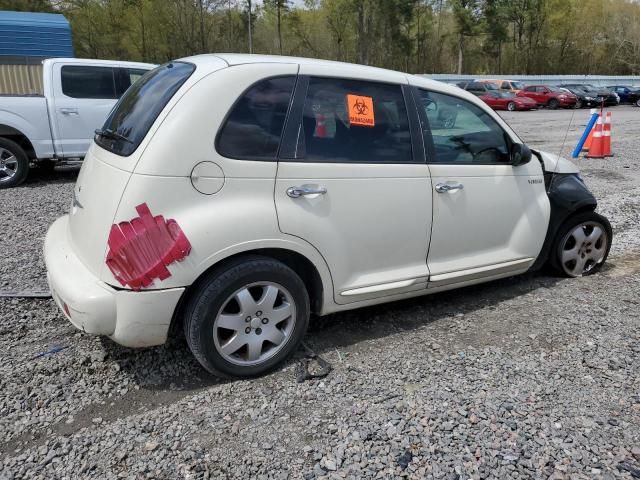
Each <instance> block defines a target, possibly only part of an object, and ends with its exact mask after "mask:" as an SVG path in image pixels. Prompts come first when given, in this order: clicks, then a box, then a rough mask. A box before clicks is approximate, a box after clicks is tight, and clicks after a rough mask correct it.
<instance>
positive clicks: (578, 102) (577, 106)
mask: <svg viewBox="0 0 640 480" xmlns="http://www.w3.org/2000/svg"><path fill="white" fill-rule="evenodd" d="M574 107H575V108H582V100H576V104H575V105H574Z"/></svg>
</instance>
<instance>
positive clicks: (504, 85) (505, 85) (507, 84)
mask: <svg viewBox="0 0 640 480" xmlns="http://www.w3.org/2000/svg"><path fill="white" fill-rule="evenodd" d="M500 88H503V89H504V90H511V85H509V82H502V86H501V87H500Z"/></svg>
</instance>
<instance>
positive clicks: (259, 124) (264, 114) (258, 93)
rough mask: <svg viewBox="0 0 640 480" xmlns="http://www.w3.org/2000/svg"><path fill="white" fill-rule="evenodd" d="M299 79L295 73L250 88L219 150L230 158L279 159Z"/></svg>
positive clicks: (234, 111)
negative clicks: (296, 83) (289, 109)
mask: <svg viewBox="0 0 640 480" xmlns="http://www.w3.org/2000/svg"><path fill="white" fill-rule="evenodd" d="M295 82H296V77H295V76H286V77H275V78H268V79H266V80H261V81H260V82H258V83H256V84H255V85H253V86H252V87H251V88H249V90H247V91H246V92H245V93H244V94H243V95H242V97H240V99H239V100H238V101H237V102H236V104H235V105H234V106H233V109H232V110H231V113H230V114H229V116H228V117H227V120H226V122H225V124H224V126H223V127H222V129H221V130H220V134H219V136H218V145H217V146H218V152H219V153H220V154H221V155H224V156H225V157H230V158H238V159H247V160H252V159H255V160H275V158H276V156H277V154H278V147H279V145H280V137H281V136H282V128H283V126H284V121H285V118H286V116H287V110H288V108H289V103H290V101H291V94H292V91H293V87H294V85H295Z"/></svg>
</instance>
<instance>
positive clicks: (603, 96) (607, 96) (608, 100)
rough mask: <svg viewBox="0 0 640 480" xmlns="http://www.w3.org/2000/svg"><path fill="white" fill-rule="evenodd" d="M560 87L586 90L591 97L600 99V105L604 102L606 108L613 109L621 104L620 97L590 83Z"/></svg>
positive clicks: (569, 84) (566, 84)
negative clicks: (612, 107)
mask: <svg viewBox="0 0 640 480" xmlns="http://www.w3.org/2000/svg"><path fill="white" fill-rule="evenodd" d="M558 86H559V87H562V88H579V89H580V90H584V91H585V92H587V93H589V94H591V95H590V96H595V97H596V98H597V99H598V105H600V104H602V102H603V101H604V105H605V107H611V106H613V105H618V103H619V102H618V96H617V95H616V94H615V93H613V92H612V91H611V90H609V89H608V88H605V87H596V86H595V85H591V84H589V83H563V84H562V85H558Z"/></svg>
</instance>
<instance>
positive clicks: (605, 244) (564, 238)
mask: <svg viewBox="0 0 640 480" xmlns="http://www.w3.org/2000/svg"><path fill="white" fill-rule="evenodd" d="M612 238H613V233H612V230H611V224H610V223H609V221H608V220H607V219H606V218H605V217H603V216H602V215H599V214H597V213H596V212H584V213H579V214H577V215H574V216H572V217H570V218H569V219H568V220H567V222H566V223H565V225H564V226H563V227H562V228H561V229H560V231H559V232H558V235H557V237H556V241H555V244H554V247H553V250H552V252H553V256H552V258H551V264H552V266H553V267H554V268H555V269H556V270H557V271H558V272H559V273H560V274H562V275H564V276H567V277H581V276H583V275H590V274H592V273H595V272H597V271H598V270H599V269H600V268H601V267H602V265H603V264H604V262H605V261H606V260H607V256H608V255H609V249H610V248H611V240H612Z"/></svg>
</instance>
